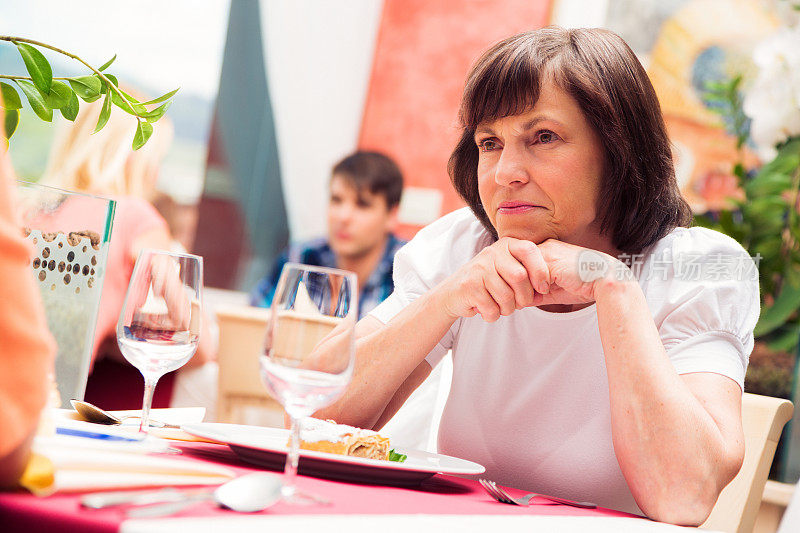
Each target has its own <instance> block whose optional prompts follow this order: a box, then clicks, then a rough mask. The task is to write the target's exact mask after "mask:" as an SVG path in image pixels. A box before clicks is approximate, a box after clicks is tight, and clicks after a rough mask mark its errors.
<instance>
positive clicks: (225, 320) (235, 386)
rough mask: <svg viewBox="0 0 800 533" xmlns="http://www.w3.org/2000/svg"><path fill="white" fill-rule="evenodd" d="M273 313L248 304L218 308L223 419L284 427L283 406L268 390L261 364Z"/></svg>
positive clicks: (220, 416) (219, 411) (219, 404)
mask: <svg viewBox="0 0 800 533" xmlns="http://www.w3.org/2000/svg"><path fill="white" fill-rule="evenodd" d="M269 312H270V311H269V309H262V308H258V307H248V306H220V307H218V308H217V309H216V315H217V321H218V323H219V352H218V355H217V361H218V364H219V378H218V387H219V397H218V400H217V420H218V421H219V422H228V423H232V424H254V425H262V426H272V427H283V407H281V405H280V403H278V401H277V400H275V399H274V398H272V396H270V395H269V393H267V389H266V388H265V386H264V383H263V382H262V381H261V375H260V369H259V365H258V355H259V352H260V350H261V347H262V346H263V343H264V335H265V333H266V327H267V319H268V317H269Z"/></svg>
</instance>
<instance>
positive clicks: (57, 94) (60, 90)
mask: <svg viewBox="0 0 800 533" xmlns="http://www.w3.org/2000/svg"><path fill="white" fill-rule="evenodd" d="M73 94H75V93H73V92H72V89H70V88H69V86H68V85H67V84H66V83H63V82H60V81H56V82H53V85H51V86H50V94H45V95H42V96H44V101H45V103H46V104H47V107H49V108H50V109H61V108H62V107H64V106H65V105H67V104H69V101H70V97H71V96H72V95H73Z"/></svg>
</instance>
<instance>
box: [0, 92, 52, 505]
mask: <svg viewBox="0 0 800 533" xmlns="http://www.w3.org/2000/svg"><path fill="white" fill-rule="evenodd" d="M1 102H2V99H0V103H1ZM3 119H4V114H3V107H2V105H0V136H2V133H3V123H4V121H3ZM13 183H14V172H13V170H12V168H11V161H10V158H9V157H8V151H7V149H6V147H5V146H3V144H2V141H0V347H2V350H0V428H2V430H0V489H2V488H6V487H12V486H14V485H15V484H16V482H17V480H18V479H19V477H20V475H21V474H22V472H23V470H24V468H25V465H26V464H27V462H28V456H29V454H30V447H31V442H32V441H33V435H34V433H35V431H36V425H37V422H38V420H39V413H40V412H41V411H42V408H43V407H44V406H45V402H46V400H47V391H48V387H47V383H48V379H47V375H48V374H50V373H52V372H53V355H54V349H53V341H52V337H51V336H50V332H49V331H47V322H46V321H45V317H44V309H43V308H42V302H41V300H40V298H39V290H38V289H37V288H36V285H35V283H34V281H33V273H32V270H31V266H30V265H31V259H32V257H33V250H32V249H31V246H30V244H29V243H28V242H27V241H25V239H24V238H23V236H22V230H21V229H20V224H19V221H18V220H17V219H16V217H15V216H14V206H13V201H12V199H13V187H14V185H13Z"/></svg>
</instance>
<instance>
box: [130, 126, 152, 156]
mask: <svg viewBox="0 0 800 533" xmlns="http://www.w3.org/2000/svg"><path fill="white" fill-rule="evenodd" d="M152 134H153V125H152V124H150V123H149V122H147V121H144V120H140V121H139V125H138V126H136V134H135V135H134V136H133V149H134V150H138V149H139V148H141V147H142V146H144V143H146V142H147V139H149V138H150V136H151V135H152Z"/></svg>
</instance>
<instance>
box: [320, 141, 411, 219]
mask: <svg viewBox="0 0 800 533" xmlns="http://www.w3.org/2000/svg"><path fill="white" fill-rule="evenodd" d="M332 175H333V176H341V177H342V178H344V179H346V180H347V181H348V182H350V183H351V184H352V185H353V187H355V188H356V190H357V191H362V190H368V191H369V192H371V193H372V194H378V195H380V196H383V197H384V198H385V199H386V208H387V209H392V208H393V207H394V206H396V205H398V204H399V203H400V196H401V195H402V194H403V174H402V173H401V172H400V168H399V167H398V166H397V164H396V163H395V162H394V161H392V160H391V159H390V158H389V157H388V156H386V155H384V154H381V153H379V152H365V151H363V152H362V151H359V152H356V153H354V154H352V155H349V156H347V157H345V158H344V159H342V160H341V161H339V162H338V163H336V166H334V167H333V171H332Z"/></svg>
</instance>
